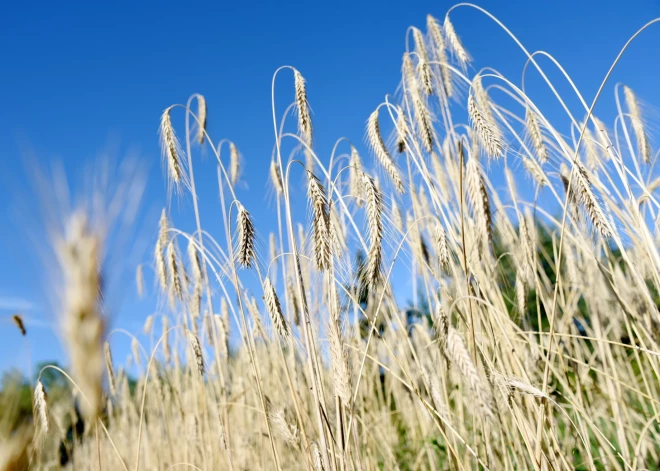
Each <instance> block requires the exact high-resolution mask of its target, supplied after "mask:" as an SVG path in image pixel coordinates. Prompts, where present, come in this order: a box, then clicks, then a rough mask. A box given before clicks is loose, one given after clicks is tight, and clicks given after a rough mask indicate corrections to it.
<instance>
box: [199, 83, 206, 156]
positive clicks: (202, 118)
mask: <svg viewBox="0 0 660 471" xmlns="http://www.w3.org/2000/svg"><path fill="white" fill-rule="evenodd" d="M197 120H198V123H197V142H199V144H200V145H201V144H204V136H205V134H206V98H204V97H203V96H202V95H197Z"/></svg>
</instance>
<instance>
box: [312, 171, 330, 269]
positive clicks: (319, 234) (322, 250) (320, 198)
mask: <svg viewBox="0 0 660 471" xmlns="http://www.w3.org/2000/svg"><path fill="white" fill-rule="evenodd" d="M307 180H308V185H307V194H308V196H309V199H310V200H311V202H312V212H313V218H312V232H313V240H314V260H315V262H316V267H317V268H318V269H319V270H325V269H327V268H328V267H329V266H330V257H331V243H330V216H329V213H328V197H327V196H326V192H325V187H324V186H323V185H322V184H321V181H320V180H319V179H318V178H317V177H316V175H314V174H313V173H312V172H310V171H307Z"/></svg>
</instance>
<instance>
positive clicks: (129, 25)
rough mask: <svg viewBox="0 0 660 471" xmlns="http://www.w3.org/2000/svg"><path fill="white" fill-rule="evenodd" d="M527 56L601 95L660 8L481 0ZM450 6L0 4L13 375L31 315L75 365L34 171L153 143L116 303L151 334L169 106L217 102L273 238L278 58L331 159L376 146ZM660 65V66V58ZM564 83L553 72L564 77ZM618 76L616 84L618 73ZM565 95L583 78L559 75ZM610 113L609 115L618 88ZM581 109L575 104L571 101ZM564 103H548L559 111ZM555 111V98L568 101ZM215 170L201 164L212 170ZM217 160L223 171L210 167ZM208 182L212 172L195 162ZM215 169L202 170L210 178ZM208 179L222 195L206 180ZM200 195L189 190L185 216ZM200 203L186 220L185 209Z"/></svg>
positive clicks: (485, 43) (509, 64) (492, 52)
mask: <svg viewBox="0 0 660 471" xmlns="http://www.w3.org/2000/svg"><path fill="white" fill-rule="evenodd" d="M479 5H481V6H483V7H485V8H486V9H488V10H489V11H491V13H493V14H494V15H496V16H497V17H499V18H500V19H501V20H502V21H503V22H504V23H505V24H506V25H507V26H508V27H509V28H510V29H511V30H512V31H513V32H514V33H515V34H516V35H518V37H519V38H520V39H521V41H522V42H523V43H524V44H525V45H526V47H527V48H528V49H529V50H537V49H544V50H546V51H548V52H550V53H551V54H553V55H554V56H555V57H556V58H557V59H558V60H559V61H560V62H561V63H562V64H563V65H564V67H565V68H566V69H567V70H568V72H569V73H570V74H571V75H572V76H573V77H574V79H575V82H576V84H577V85H578V87H579V88H580V89H581V90H582V92H583V93H584V95H585V96H586V97H587V98H588V99H590V98H591V97H593V94H594V93H595V91H596V89H597V87H598V85H599V84H600V81H601V79H602V77H603V75H604V73H605V72H606V70H607V69H608V67H609V65H610V63H611V61H612V59H613V58H614V57H615V55H616V54H617V52H618V50H619V49H620V47H621V46H622V45H623V43H624V42H625V41H626V40H627V38H628V37H629V36H630V35H632V34H633V33H634V31H635V30H636V29H637V28H638V27H640V26H641V25H642V24H643V23H645V22H647V21H648V20H650V19H652V18H655V17H658V16H660V4H658V3H657V2H654V1H651V0H644V1H636V2H626V3H623V2H616V1H591V0H589V1H580V2H573V1H565V0H561V1H556V2H531V1H522V0H515V1H508V2H496V1H484V2H479ZM449 6H451V3H448V2H441V1H411V2H377V1H365V2H359V1H351V2H343V1H341V2H340V1H334V2H302V1H295V2H208V3H201V2H75V1H74V2H66V3H62V2H45V1H41V0H38V1H34V2H11V3H7V4H5V5H4V6H3V7H1V9H0V44H2V47H1V48H0V77H1V78H0V84H1V85H0V130H1V131H0V159H1V161H2V163H3V166H2V168H3V170H2V172H1V173H0V340H1V341H0V370H4V369H6V368H9V367H12V366H16V367H19V368H22V369H25V368H26V365H27V361H28V360H27V359H26V355H25V353H26V345H25V343H24V342H23V341H22V340H21V339H20V338H19V337H18V336H17V335H16V332H15V330H14V329H13V326H11V324H10V322H9V316H10V315H11V314H13V313H14V312H16V311H20V312H23V313H25V315H26V316H27V317H28V319H29V321H30V322H29V324H28V328H29V330H30V350H31V358H32V361H33V362H34V361H40V360H43V359H53V358H54V359H59V360H61V361H64V360H63V359H64V357H63V356H62V352H61V349H60V347H59V341H58V339H57V335H56V334H55V332H54V330H53V328H52V326H54V325H56V317H55V315H54V313H53V306H52V305H51V304H49V303H48V298H47V296H46V295H45V293H46V292H47V291H48V288H47V285H46V283H45V281H44V276H42V275H43V274H44V272H45V271H47V269H44V268H43V267H42V266H41V262H42V261H41V258H40V257H39V256H38V255H36V254H35V249H34V247H33V245H32V243H33V241H35V240H36V241H37V242H39V241H41V242H43V241H44V238H43V235H40V234H39V230H40V229H39V228H40V221H39V218H40V217H41V216H40V215H39V209H40V208H41V209H43V205H42V204H41V203H40V202H39V200H38V198H37V197H36V195H35V193H34V192H33V191H32V190H31V189H30V188H29V186H28V185H29V183H30V182H34V177H33V168H34V166H35V165H36V166H38V167H39V168H42V169H45V168H47V167H48V166H50V165H51V164H52V163H53V162H60V163H61V164H62V165H63V167H64V169H65V171H66V174H67V175H68V178H69V181H70V184H71V187H72V191H73V192H75V191H76V190H77V185H78V182H80V181H81V178H82V175H83V173H84V169H85V168H87V167H89V166H90V165H93V162H94V161H95V159H97V158H98V156H99V155H101V154H107V155H109V156H110V158H114V159H119V158H121V157H123V156H125V155H126V154H134V153H138V154H139V155H140V159H141V161H142V162H143V163H144V165H145V168H146V172H147V179H146V185H147V186H146V192H145V198H144V202H143V206H142V208H143V212H142V213H141V218H140V222H141V224H140V226H139V228H138V230H137V231H136V232H137V237H136V238H135V240H136V241H137V242H136V243H135V244H134V245H136V247H137V248H131V249H130V250H126V251H125V254H126V255H127V256H126V263H125V265H126V267H123V268H124V269H125V272H126V276H124V277H123V278H121V277H120V278H121V279H123V280H124V281H125V283H123V284H122V283H118V286H117V287H116V288H115V289H114V292H113V296H114V297H116V301H115V302H114V303H113V307H114V308H116V310H117V311H118V312H113V324H114V326H121V327H126V328H128V329H130V330H136V329H137V328H139V326H141V325H142V322H143V320H144V317H145V316H146V315H147V314H149V313H150V312H151V311H150V310H149V309H150V306H148V305H144V304H140V303H138V302H137V301H136V300H135V295H134V288H133V284H132V274H131V273H130V272H131V270H132V269H133V268H134V265H135V263H138V262H139V261H144V260H147V259H148V253H147V251H148V247H149V246H148V244H149V243H150V239H149V238H150V237H152V236H153V234H154V232H153V231H154V230H155V227H156V222H157V218H158V213H159V211H160V208H161V207H162V206H163V205H164V204H165V199H166V191H165V184H164V183H163V179H162V170H161V165H160V151H159V148H158V139H157V128H158V121H159V116H160V113H161V112H162V110H163V109H164V108H166V107H167V106H169V105H170V104H173V103H181V102H184V101H185V100H186V99H187V98H188V96H189V95H190V94H192V93H194V92H199V93H202V94H203V95H205V97H206V99H207V102H208V106H209V131H210V133H211V135H212V136H214V139H215V140H216V141H217V140H219V139H220V138H223V137H226V138H229V139H231V140H233V141H234V142H236V144H237V146H238V148H239V149H240V151H241V153H242V154H243V156H244V159H245V165H246V167H245V170H244V174H243V175H244V176H243V182H244V183H243V184H242V186H241V188H240V190H239V197H240V198H241V200H242V201H243V203H244V204H245V206H246V207H248V209H250V211H251V212H252V213H253V215H254V218H255V220H256V221H257V224H258V226H260V228H261V229H262V233H263V235H264V238H267V234H268V231H269V230H270V226H268V224H269V223H268V221H272V220H273V219H272V207H273V206H272V204H271V203H270V200H269V198H268V197H267V192H265V191H264V186H265V185H266V182H267V179H268V162H269V160H270V155H271V150H272V146H273V131H272V122H271V108H270V106H271V105H270V93H271V89H270V86H271V77H272V74H273V72H274V71H275V69H276V68H277V67H279V66H281V65H285V64H289V65H294V66H295V67H297V68H298V69H299V70H300V71H301V73H302V74H303V75H304V76H305V78H306V79H307V82H308V94H309V100H310V104H311V107H312V110H313V120H314V128H315V133H316V135H315V144H316V148H317V151H318V152H319V153H320V155H321V156H322V158H325V159H327V156H328V155H329V152H330V150H331V147H332V145H333V143H334V141H335V140H336V139H337V138H339V137H341V136H347V137H349V138H351V139H352V140H353V142H355V143H357V144H359V146H360V148H361V149H363V154H364V158H365V160H367V161H370V159H367V158H366V156H367V155H368V154H367V152H366V149H365V147H364V145H363V143H364V139H363V136H364V123H365V121H366V118H367V117H368V115H369V113H370V112H371V111H373V109H374V108H375V106H377V105H378V104H379V103H380V102H381V101H382V99H383V97H384V96H385V94H387V93H392V92H394V90H395V88H396V85H397V83H398V76H399V70H400V60H401V55H402V53H403V52H404V50H405V42H404V41H405V32H406V28H407V27H408V26H409V25H415V26H418V27H420V29H424V27H425V17H426V14H427V13H431V14H433V15H434V16H436V17H438V18H443V17H444V14H445V12H446V10H447V8H448V7H449ZM452 18H453V23H454V25H455V27H456V29H457V31H458V33H459V35H460V36H461V38H462V40H463V42H464V44H465V46H466V47H467V49H468V50H469V51H470V53H471V54H472V56H473V57H474V58H475V65H476V67H477V68H481V67H483V66H486V65H489V66H493V67H495V68H497V69H499V70H500V71H502V72H503V73H504V74H505V75H507V76H508V77H509V78H510V79H511V80H512V81H514V83H519V82H520V73H521V69H522V66H523V64H524V57H523V55H522V54H521V53H520V52H519V51H518V50H517V49H516V47H515V46H514V44H513V43H512V42H511V41H510V40H509V38H508V37H506V35H505V34H504V33H503V32H502V31H501V30H500V29H499V28H498V27H497V26H496V25H494V24H493V23H492V22H491V21H490V20H488V19H487V18H485V17H484V16H483V15H481V14H480V13H478V12H476V11H474V10H471V9H467V8H463V9H458V10H456V11H455V12H454V13H453V16H452ZM657 44H660V27H655V28H653V29H651V31H649V32H647V33H646V34H645V35H643V36H642V38H641V40H640V41H639V42H637V43H636V44H635V45H634V46H633V47H632V49H631V50H630V51H629V53H628V54H627V55H626V57H625V59H624V60H623V61H622V63H621V64H620V66H619V69H618V70H617V72H616V74H615V76H614V80H615V81H623V82H625V83H627V84H628V85H630V86H631V87H632V88H633V89H634V90H635V91H636V92H637V94H638V95H639V97H640V98H642V99H643V100H644V101H646V102H649V103H660V96H658V95H660V91H659V89H658V87H657V84H658V79H659V78H660V77H659V73H660V71H659V66H658V64H657V61H656V60H655V59H656V56H657V49H656V48H655V47H656V46H655V45H657ZM654 62H655V63H654ZM550 75H551V76H552V77H556V74H552V73H551V74H550ZM612 83H614V82H612ZM534 86H537V87H538V91H536V90H535V91H533V92H532V93H531V95H532V97H533V98H535V99H537V101H538V102H540V103H543V102H544V100H547V98H548V96H549V94H548V92H547V90H546V89H545V88H544V87H541V86H540V81H539V80H538V79H537V77H536V76H535V75H533V76H530V81H529V82H528V87H534ZM558 88H559V90H560V92H564V93H565V94H566V95H567V96H568V95H569V93H568V88H567V87H566V86H565V85H564V84H560V85H559V86H558ZM608 92H609V95H607V96H605V102H604V103H603V104H602V107H599V108H598V109H599V110H600V109H602V112H600V113H599V115H600V116H601V117H603V116H604V117H605V118H608V116H609V114H611V113H612V106H613V105H612V103H613V100H612V95H611V89H608ZM277 94H278V97H279V98H278V106H280V112H281V111H282V110H283V106H284V105H285V104H286V103H288V102H289V100H291V99H292V98H293V92H292V83H291V76H290V74H283V75H282V76H281V79H280V82H279V85H278V92H277ZM568 102H569V105H572V106H575V105H576V104H577V101H576V100H572V99H569V100H568ZM555 106H556V105H554V104H552V103H551V102H550V101H548V107H549V111H548V113H552V112H553V111H550V110H552V109H553V107H555ZM555 112H558V109H557V110H556V111H555ZM201 165H203V164H201ZM200 168H205V169H209V170H210V171H213V169H212V167H211V166H210V165H206V166H205V167H200ZM197 172H198V174H199V175H202V173H203V170H200V169H199V168H198V170H197ZM209 175H211V180H210V181H208V182H202V183H200V186H201V191H202V192H207V191H208V192H212V193H211V194H210V195H206V194H205V193H202V194H201V199H202V200H203V201H206V202H207V204H206V205H203V206H202V210H203V211H204V212H205V214H206V215H208V216H207V217H208V218H210V219H213V217H217V218H218V220H219V219H220V215H219V214H218V213H216V214H215V216H213V208H214V206H213V205H214V203H215V201H216V196H215V195H216V193H215V192H214V190H213V178H214V177H213V176H212V175H213V172H212V173H209ZM201 178H204V177H201ZM207 189H208V190H207ZM190 206H191V205H190V204H189V201H185V200H184V201H183V202H181V203H180V205H179V209H180V210H181V212H182V213H183V216H181V218H182V220H183V221H185V220H186V219H185V218H186V217H190V213H191V207H190ZM186 214H187V216H185V215H186Z"/></svg>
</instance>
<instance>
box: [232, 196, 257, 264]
mask: <svg viewBox="0 0 660 471" xmlns="http://www.w3.org/2000/svg"><path fill="white" fill-rule="evenodd" d="M237 204H238V214H237V215H236V225H237V226H238V244H237V245H238V247H237V250H236V261H237V262H238V264H239V265H240V266H242V267H244V268H250V267H251V266H252V264H253V263H254V259H255V252H254V224H253V223H252V218H251V217H250V213H248V212H247V209H245V208H244V207H243V205H242V204H240V203H237Z"/></svg>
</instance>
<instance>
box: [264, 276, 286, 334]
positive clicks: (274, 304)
mask: <svg viewBox="0 0 660 471" xmlns="http://www.w3.org/2000/svg"><path fill="white" fill-rule="evenodd" d="M263 289H264V302H265V303H266V309H267V310H268V314H269V315H270V321H271V322H272V323H273V326H275V330H276V331H277V333H278V335H279V336H280V337H281V338H282V339H283V340H285V341H288V340H289V339H290V336H291V331H290V328H289V323H288V322H287V321H286V319H285V318H284V313H283V312H282V306H281V304H280V299H279V298H278V297H277V292H275V287H274V286H273V283H272V282H271V281H270V278H266V279H265V280H264V284H263Z"/></svg>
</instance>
